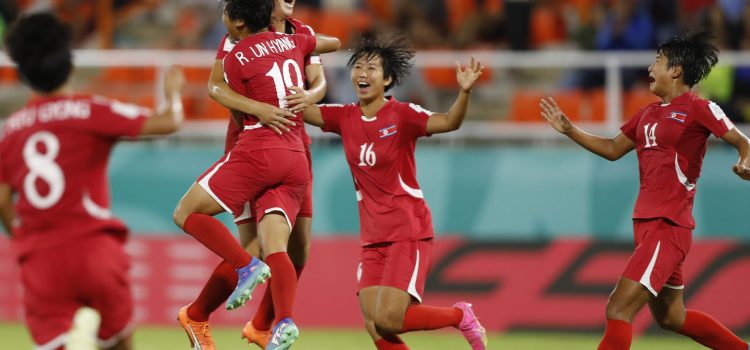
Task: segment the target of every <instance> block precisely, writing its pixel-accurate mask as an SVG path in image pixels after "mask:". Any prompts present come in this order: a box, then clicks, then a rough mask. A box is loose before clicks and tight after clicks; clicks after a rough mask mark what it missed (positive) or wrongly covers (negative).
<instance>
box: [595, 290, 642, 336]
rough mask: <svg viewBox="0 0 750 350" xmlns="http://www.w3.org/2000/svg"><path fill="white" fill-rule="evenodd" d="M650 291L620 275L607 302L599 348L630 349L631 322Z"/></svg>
mask: <svg viewBox="0 0 750 350" xmlns="http://www.w3.org/2000/svg"><path fill="white" fill-rule="evenodd" d="M650 298H651V292H649V291H648V290H647V289H646V287H644V286H643V285H641V284H640V283H638V282H636V281H633V280H630V279H627V278H624V277H620V280H619V281H618V282H617V286H616V287H615V290H614V291H612V294H611V295H610V296H609V301H608V302H607V326H606V328H605V330H604V337H603V338H602V340H601V342H600V343H599V347H598V349H599V350H620V349H622V350H626V349H630V343H631V342H632V338H633V328H632V325H631V324H632V322H633V318H634V317H635V315H636V314H637V313H638V311H639V310H640V309H641V308H643V306H644V305H646V303H648V301H649V299H650Z"/></svg>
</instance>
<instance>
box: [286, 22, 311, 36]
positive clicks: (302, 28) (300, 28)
mask: <svg viewBox="0 0 750 350" xmlns="http://www.w3.org/2000/svg"><path fill="white" fill-rule="evenodd" d="M289 23H291V24H292V25H293V26H294V32H295V33H300V34H308V35H315V30H314V29H313V28H312V27H310V26H309V25H307V24H305V23H304V22H302V21H300V20H298V19H296V18H289Z"/></svg>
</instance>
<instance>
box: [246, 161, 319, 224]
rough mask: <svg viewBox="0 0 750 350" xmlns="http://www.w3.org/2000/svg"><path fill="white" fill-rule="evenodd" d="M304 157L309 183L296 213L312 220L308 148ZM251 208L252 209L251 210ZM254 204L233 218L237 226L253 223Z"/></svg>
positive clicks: (311, 176)
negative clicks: (305, 157)
mask: <svg viewBox="0 0 750 350" xmlns="http://www.w3.org/2000/svg"><path fill="white" fill-rule="evenodd" d="M305 156H307V162H308V170H309V171H310V182H309V183H308V184H307V188H306V189H305V194H304V196H303V197H302V205H301V206H300V209H299V213H297V217H306V218H312V214H313V198H312V190H313V181H312V180H313V173H312V157H311V155H310V148H309V147H305ZM251 208H253V209H251ZM254 208H255V203H254V202H250V203H249V204H248V205H245V207H244V208H243V211H242V214H240V215H239V216H235V219H234V222H235V223H236V224H237V225H244V224H248V223H251V222H255V212H256V210H255V209H254Z"/></svg>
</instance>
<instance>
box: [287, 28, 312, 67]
mask: <svg viewBox="0 0 750 350" xmlns="http://www.w3.org/2000/svg"><path fill="white" fill-rule="evenodd" d="M292 38H293V40H294V42H296V43H297V46H298V47H299V48H300V50H302V54H303V55H304V56H305V57H307V56H310V55H311V54H312V52H313V51H315V45H316V44H317V40H316V39H315V36H312V35H309V34H293V35H292ZM305 61H307V58H305ZM305 64H307V62H305Z"/></svg>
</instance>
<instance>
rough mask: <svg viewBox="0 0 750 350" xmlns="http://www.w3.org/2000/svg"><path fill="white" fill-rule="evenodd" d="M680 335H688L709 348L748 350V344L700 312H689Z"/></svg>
mask: <svg viewBox="0 0 750 350" xmlns="http://www.w3.org/2000/svg"><path fill="white" fill-rule="evenodd" d="M679 333H680V334H683V335H686V336H688V337H690V338H692V339H693V340H695V341H697V342H698V343H701V344H703V345H704V346H705V347H707V348H711V349H721V350H747V343H745V342H744V341H742V339H740V338H739V337H737V336H736V335H735V334H734V333H732V331H730V330H729V329H727V327H724V325H722V324H721V323H719V321H717V320H716V319H715V318H713V317H711V316H709V315H707V314H704V313H702V312H700V311H694V310H688V311H687V314H686V315H685V323H684V324H683V325H682V329H680V332H679Z"/></svg>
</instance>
